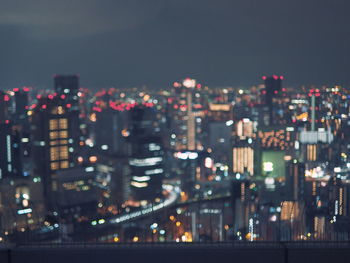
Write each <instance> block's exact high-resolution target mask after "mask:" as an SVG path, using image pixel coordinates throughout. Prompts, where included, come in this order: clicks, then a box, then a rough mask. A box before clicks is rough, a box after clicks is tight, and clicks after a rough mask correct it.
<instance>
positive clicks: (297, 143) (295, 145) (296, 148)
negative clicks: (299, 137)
mask: <svg viewBox="0 0 350 263" xmlns="http://www.w3.org/2000/svg"><path fill="white" fill-rule="evenodd" d="M294 148H295V150H299V141H295V143H294Z"/></svg>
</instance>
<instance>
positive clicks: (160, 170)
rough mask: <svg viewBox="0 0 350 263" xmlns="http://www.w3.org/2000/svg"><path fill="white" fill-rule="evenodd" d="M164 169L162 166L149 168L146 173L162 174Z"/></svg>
mask: <svg viewBox="0 0 350 263" xmlns="http://www.w3.org/2000/svg"><path fill="white" fill-rule="evenodd" d="M163 171H164V170H163V169H162V168H158V169H153V170H147V171H145V175H151V174H161V173H162V172H163Z"/></svg>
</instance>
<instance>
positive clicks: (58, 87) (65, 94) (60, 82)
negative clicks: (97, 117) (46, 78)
mask: <svg viewBox="0 0 350 263" xmlns="http://www.w3.org/2000/svg"><path fill="white" fill-rule="evenodd" d="M54 86H55V91H56V92H57V93H58V95H59V96H62V98H64V99H65V101H66V102H67V103H70V104H71V105H72V110H78V109H79V108H78V107H79V96H78V92H79V77H78V76H77V75H56V76H55V77H54Z"/></svg>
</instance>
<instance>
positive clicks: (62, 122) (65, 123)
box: [59, 119, 68, 129]
mask: <svg viewBox="0 0 350 263" xmlns="http://www.w3.org/2000/svg"><path fill="white" fill-rule="evenodd" d="M59 125H60V129H67V127H68V121H67V119H59Z"/></svg>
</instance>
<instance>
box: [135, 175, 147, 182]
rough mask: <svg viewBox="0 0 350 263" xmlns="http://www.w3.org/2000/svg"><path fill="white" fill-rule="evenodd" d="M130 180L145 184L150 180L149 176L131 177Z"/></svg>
mask: <svg viewBox="0 0 350 263" xmlns="http://www.w3.org/2000/svg"><path fill="white" fill-rule="evenodd" d="M132 179H133V180H135V181H137V182H146V181H149V180H150V179H151V177H149V176H133V177H132Z"/></svg>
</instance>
